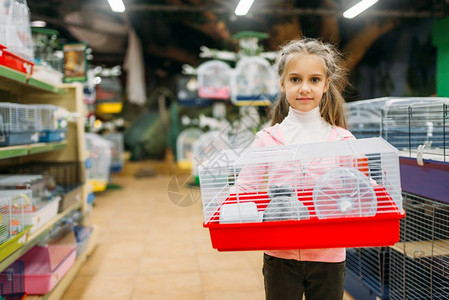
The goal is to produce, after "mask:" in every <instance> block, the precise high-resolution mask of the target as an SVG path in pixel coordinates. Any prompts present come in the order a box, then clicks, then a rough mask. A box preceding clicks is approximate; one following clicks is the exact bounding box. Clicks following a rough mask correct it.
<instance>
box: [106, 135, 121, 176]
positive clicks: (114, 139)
mask: <svg viewBox="0 0 449 300" xmlns="http://www.w3.org/2000/svg"><path fill="white" fill-rule="evenodd" d="M104 137H105V139H107V140H108V141H110V142H111V143H112V148H111V172H112V173H119V172H120V171H121V170H122V169H123V164H124V162H125V159H124V157H123V156H124V142H123V133H121V132H111V133H109V134H106V135H104Z"/></svg>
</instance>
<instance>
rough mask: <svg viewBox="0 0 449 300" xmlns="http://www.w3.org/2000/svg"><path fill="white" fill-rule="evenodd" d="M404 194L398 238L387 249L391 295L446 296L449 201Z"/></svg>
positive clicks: (441, 297)
mask: <svg viewBox="0 0 449 300" xmlns="http://www.w3.org/2000/svg"><path fill="white" fill-rule="evenodd" d="M403 196H404V197H403V199H404V209H405V211H406V216H405V218H404V219H403V220H401V234H400V242H399V243H397V244H395V245H394V246H393V247H392V250H391V251H390V276H389V277H390V284H389V291H390V299H392V300H396V299H398V300H399V299H431V300H434V299H449V278H448V274H447V269H448V266H449V204H447V203H442V202H438V201H434V200H431V199H427V198H423V197H420V196H417V195H413V194H409V193H403Z"/></svg>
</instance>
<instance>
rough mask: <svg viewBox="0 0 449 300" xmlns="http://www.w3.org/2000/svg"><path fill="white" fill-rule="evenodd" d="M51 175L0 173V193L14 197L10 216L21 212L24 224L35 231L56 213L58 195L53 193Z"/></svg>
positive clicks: (31, 230)
mask: <svg viewBox="0 0 449 300" xmlns="http://www.w3.org/2000/svg"><path fill="white" fill-rule="evenodd" d="M53 189H54V181H53V179H52V178H51V176H45V177H44V176H42V175H0V193H1V194H3V195H8V196H10V197H13V198H14V199H15V201H14V205H12V207H11V216H12V217H14V218H15V217H16V216H17V215H19V216H21V215H22V214H23V218H24V219H23V223H24V225H25V226H28V225H32V226H33V227H31V229H30V232H35V231H36V230H37V229H39V228H40V227H41V226H43V225H44V224H46V223H47V222H48V221H50V220H51V219H52V218H53V217H54V216H56V215H57V213H58V205H59V201H60V200H61V197H60V196H57V195H55V194H54V193H53Z"/></svg>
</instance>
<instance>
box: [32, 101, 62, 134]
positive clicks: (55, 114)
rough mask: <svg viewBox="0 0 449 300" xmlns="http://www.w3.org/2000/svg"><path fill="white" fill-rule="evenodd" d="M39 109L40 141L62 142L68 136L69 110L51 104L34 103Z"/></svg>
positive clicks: (38, 126)
mask: <svg viewBox="0 0 449 300" xmlns="http://www.w3.org/2000/svg"><path fill="white" fill-rule="evenodd" d="M34 107H35V109H36V111H37V119H38V122H37V124H38V125H37V129H38V131H39V141H40V142H60V141H63V140H65V139H66V136H67V115H68V111H67V110H66V109H64V108H62V107H58V106H56V105H51V104H36V105H34Z"/></svg>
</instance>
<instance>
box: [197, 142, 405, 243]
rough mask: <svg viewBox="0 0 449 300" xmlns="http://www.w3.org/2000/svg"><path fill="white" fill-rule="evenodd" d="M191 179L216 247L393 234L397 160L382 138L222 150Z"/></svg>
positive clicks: (390, 239) (398, 199)
mask: <svg viewBox="0 0 449 300" xmlns="http://www.w3.org/2000/svg"><path fill="white" fill-rule="evenodd" d="M199 179H200V186H201V195H202V202H203V214H204V227H206V228H208V229H209V231H210V236H211V240H212V245H213V247H214V248H216V249H218V250H220V251H234V250H269V249H306V248H329V247H368V246H385V245H392V244H394V243H395V242H397V241H398V240H399V219H400V218H402V217H404V212H403V209H402V196H401V191H400V189H401V188H400V174H399V160H398V154H397V150H396V149H395V148H394V147H392V146H391V145H390V144H389V143H387V142H386V141H385V140H383V139H382V138H370V139H361V140H347V141H336V142H326V143H311V144H302V145H291V146H278V147H262V148H249V149H244V150H236V149H231V150H223V151H220V152H218V153H217V154H216V155H215V156H214V157H212V158H210V159H209V160H207V161H206V162H204V163H203V164H202V165H201V166H200V167H199Z"/></svg>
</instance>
